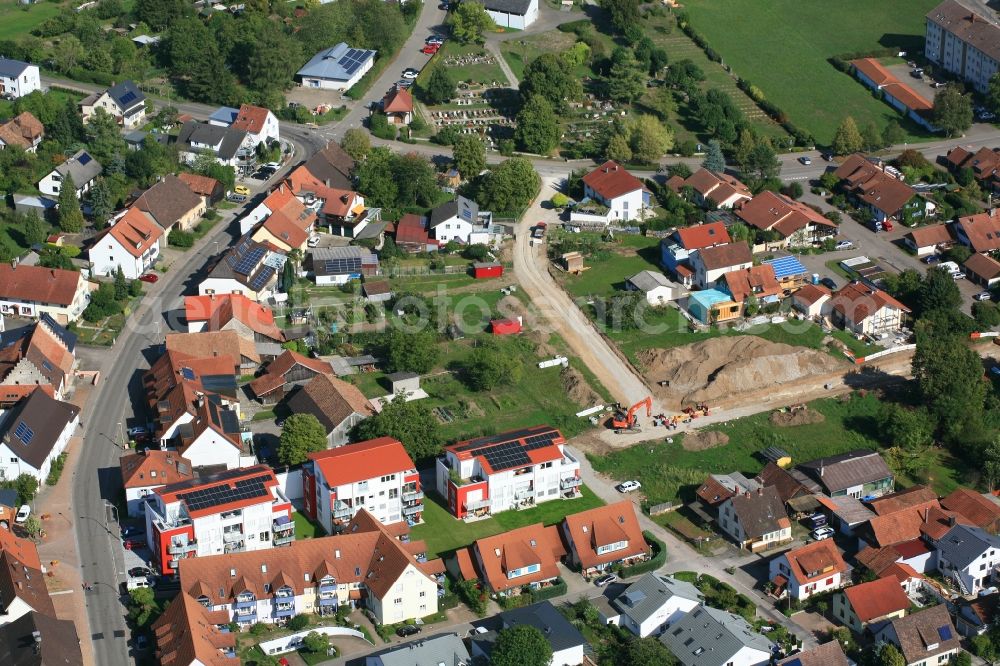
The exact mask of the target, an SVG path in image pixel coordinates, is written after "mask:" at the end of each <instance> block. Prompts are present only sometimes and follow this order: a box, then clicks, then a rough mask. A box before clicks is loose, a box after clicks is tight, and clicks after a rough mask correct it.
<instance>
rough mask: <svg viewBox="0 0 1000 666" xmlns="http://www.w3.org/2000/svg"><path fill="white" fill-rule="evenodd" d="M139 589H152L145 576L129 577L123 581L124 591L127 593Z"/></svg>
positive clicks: (151, 584)
mask: <svg viewBox="0 0 1000 666" xmlns="http://www.w3.org/2000/svg"><path fill="white" fill-rule="evenodd" d="M140 587H153V583H152V582H150V580H149V579H148V578H146V577H145V576H129V577H128V578H127V579H126V580H125V590H126V591H128V592H131V591H132V590H138V589H139V588H140Z"/></svg>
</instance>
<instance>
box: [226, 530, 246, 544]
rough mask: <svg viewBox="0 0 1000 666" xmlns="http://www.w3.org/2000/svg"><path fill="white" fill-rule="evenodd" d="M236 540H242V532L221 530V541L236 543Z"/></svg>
mask: <svg viewBox="0 0 1000 666" xmlns="http://www.w3.org/2000/svg"><path fill="white" fill-rule="evenodd" d="M237 541H239V542H242V541H243V532H236V531H233V532H223V533H222V542H223V543H236V542H237Z"/></svg>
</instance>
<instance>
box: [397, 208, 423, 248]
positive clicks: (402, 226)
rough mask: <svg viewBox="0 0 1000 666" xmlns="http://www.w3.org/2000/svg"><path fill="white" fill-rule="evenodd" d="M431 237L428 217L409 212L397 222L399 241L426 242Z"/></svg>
mask: <svg viewBox="0 0 1000 666" xmlns="http://www.w3.org/2000/svg"><path fill="white" fill-rule="evenodd" d="M428 239H429V235H428V233H427V224H426V219H425V218H422V217H420V216H419V215H414V214H413V213H407V214H406V215H404V216H403V217H401V218H399V222H397V223H396V242H397V243H420V244H426V243H427V241H428Z"/></svg>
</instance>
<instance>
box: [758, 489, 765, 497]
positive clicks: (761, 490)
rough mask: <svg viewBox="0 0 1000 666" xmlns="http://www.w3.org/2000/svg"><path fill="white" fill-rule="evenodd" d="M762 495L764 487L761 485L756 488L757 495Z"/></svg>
mask: <svg viewBox="0 0 1000 666" xmlns="http://www.w3.org/2000/svg"><path fill="white" fill-rule="evenodd" d="M763 496H764V488H763V486H762V487H760V488H758V489H757V497H763Z"/></svg>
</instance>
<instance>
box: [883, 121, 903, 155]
mask: <svg viewBox="0 0 1000 666" xmlns="http://www.w3.org/2000/svg"><path fill="white" fill-rule="evenodd" d="M905 138H906V132H904V131H903V127H902V125H900V124H899V121H898V120H896V119H893V120H890V121H889V124H888V125H886V126H885V129H884V130H882V144H883V145H884V146H886V147H887V148H888V147H892V146H896V145H899V144H901V143H903V139H905Z"/></svg>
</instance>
